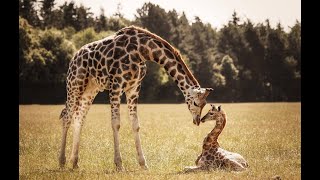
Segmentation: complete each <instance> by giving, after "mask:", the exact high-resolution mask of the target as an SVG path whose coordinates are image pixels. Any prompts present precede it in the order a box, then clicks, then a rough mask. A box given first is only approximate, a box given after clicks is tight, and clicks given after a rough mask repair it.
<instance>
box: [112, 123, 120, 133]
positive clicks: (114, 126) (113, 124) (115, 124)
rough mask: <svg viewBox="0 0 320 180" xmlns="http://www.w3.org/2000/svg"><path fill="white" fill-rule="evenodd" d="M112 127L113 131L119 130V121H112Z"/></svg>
mask: <svg viewBox="0 0 320 180" xmlns="http://www.w3.org/2000/svg"><path fill="white" fill-rule="evenodd" d="M112 129H113V131H119V129H120V123H112Z"/></svg>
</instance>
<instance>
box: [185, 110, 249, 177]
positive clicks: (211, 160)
mask: <svg viewBox="0 0 320 180" xmlns="http://www.w3.org/2000/svg"><path fill="white" fill-rule="evenodd" d="M211 106H212V108H211V109H210V110H209V112H208V113H207V114H206V115H205V116H204V117H203V118H202V119H201V121H202V122H205V121H210V120H211V121H212V120H214V121H216V125H215V127H214V128H213V130H212V131H211V132H210V133H209V134H208V135H207V136H206V137H205V139H204V140H203V145H202V153H201V154H200V155H199V156H198V158H197V160H196V161H195V163H196V166H191V167H186V169H185V170H186V171H187V172H191V171H197V170H209V169H227V170H232V171H243V170H245V169H246V168H247V167H248V163H247V161H246V160H245V159H244V158H243V157H242V156H241V155H240V154H238V153H233V152H229V151H227V150H224V149H222V148H221V147H220V145H219V143H218V137H219V135H220V133H221V132H222V130H223V128H224V127H225V124H226V121H227V116H226V114H225V112H224V111H223V110H222V109H221V107H220V106H219V107H218V108H216V107H215V106H214V105H211Z"/></svg>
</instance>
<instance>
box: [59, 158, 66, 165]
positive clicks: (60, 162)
mask: <svg viewBox="0 0 320 180" xmlns="http://www.w3.org/2000/svg"><path fill="white" fill-rule="evenodd" d="M65 164H66V157H65V156H63V157H60V158H59V166H60V168H64V165H65Z"/></svg>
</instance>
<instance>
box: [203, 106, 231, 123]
mask: <svg viewBox="0 0 320 180" xmlns="http://www.w3.org/2000/svg"><path fill="white" fill-rule="evenodd" d="M210 105H211V109H210V110H209V111H208V113H207V114H206V115H204V116H203V117H202V118H201V122H203V123H204V122H206V121H216V120H217V119H218V118H223V115H224V114H225V112H224V111H223V110H222V108H221V106H218V108H217V107H216V106H215V105H213V104H210Z"/></svg>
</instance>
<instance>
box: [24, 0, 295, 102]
mask: <svg viewBox="0 0 320 180" xmlns="http://www.w3.org/2000/svg"><path fill="white" fill-rule="evenodd" d="M55 4H56V2H55V0H40V1H39V0H19V85H20V88H19V89H20V90H19V101H20V103H22V104H23V103H64V101H65V99H66V92H65V79H66V73H67V69H68V64H69V61H70V60H71V58H72V56H73V54H74V53H75V52H76V50H77V49H78V48H80V47H81V46H83V45H84V44H86V43H89V42H92V41H95V40H98V39H102V38H104V37H106V36H108V35H111V34H112V33H114V32H115V31H117V30H119V29H120V28H122V27H125V26H129V25H136V26H140V27H143V28H146V29H148V30H150V31H151V32H153V33H155V34H157V35H159V36H161V37H162V38H164V39H165V40H167V41H168V42H169V43H171V44H172V45H173V46H174V47H176V48H177V49H178V50H179V51H180V53H181V54H182V57H183V58H184V60H185V62H186V64H187V65H188V67H189V68H190V70H191V71H192V72H193V74H194V76H195V77H196V78H197V79H198V81H199V83H200V84H201V86H202V87H213V88H214V89H215V90H214V92H213V93H212V94H211V95H210V96H209V97H208V99H209V101H220V102H244V101H246V102H248V101H250V102H253V101H300V100H301V95H300V93H301V69H300V67H301V22H299V21H297V22H296V23H295V25H294V26H292V27H290V30H289V32H285V31H284V29H283V26H282V25H281V24H280V23H278V24H277V26H276V27H271V26H270V23H269V20H268V19H266V20H265V21H264V22H260V23H253V22H252V21H250V19H240V18H239V16H238V15H237V13H236V12H234V13H233V14H232V16H231V15H230V16H231V18H230V21H229V22H228V23H227V24H225V25H224V26H223V28H221V29H219V30H217V29H216V28H215V27H212V26H211V25H210V24H208V23H204V22H202V21H201V19H200V18H199V17H194V19H192V20H189V19H188V18H187V17H186V14H185V13H184V12H182V13H178V12H177V11H176V10H174V9H172V10H169V11H166V10H165V9H163V8H161V7H160V6H159V5H156V4H152V3H145V4H144V5H143V6H142V7H141V8H139V9H137V10H136V14H135V19H134V20H132V21H131V20H128V19H126V18H124V16H123V14H122V12H121V6H120V5H119V6H118V8H117V11H116V13H115V14H114V15H112V16H110V17H107V16H105V10H104V9H102V8H101V12H100V15H98V16H94V15H93V13H92V12H90V8H88V7H84V6H83V5H76V4H75V3H74V2H72V1H71V2H65V3H64V4H62V5H60V6H57V5H55ZM100 94H102V95H98V96H97V98H96V100H95V102H108V98H107V97H108V96H107V95H106V94H107V93H100ZM183 99H184V98H183V95H182V93H181V92H180V90H179V89H178V87H177V86H176V84H175V83H174V82H173V81H172V79H171V78H170V77H169V76H168V75H167V74H166V72H165V70H164V69H163V68H160V67H159V66H158V64H155V63H152V62H148V70H147V75H146V77H145V78H144V80H143V84H142V90H141V93H140V100H139V101H140V102H145V103H150V102H157V103H167V102H175V103H180V102H183Z"/></svg>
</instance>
